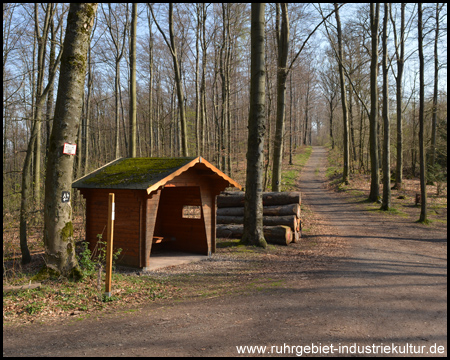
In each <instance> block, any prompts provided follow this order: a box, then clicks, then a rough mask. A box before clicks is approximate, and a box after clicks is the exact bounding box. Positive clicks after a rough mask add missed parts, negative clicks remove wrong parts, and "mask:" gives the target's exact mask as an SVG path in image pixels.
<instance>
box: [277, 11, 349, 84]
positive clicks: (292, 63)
mask: <svg viewBox="0 0 450 360" xmlns="http://www.w3.org/2000/svg"><path fill="white" fill-rule="evenodd" d="M344 5H345V3H343V4H341V5H339V7H338V9H340V8H341V7H342V6H344ZM335 11H336V9H334V10H333V11H332V12H330V13H329V14H328V15H327V16H326V17H325V18H324V17H323V14H322V12H321V15H322V21H321V22H320V23H319V24H318V25H317V26H316V27H315V28H314V30H313V31H312V32H311V33H309V35H308V37H307V38H306V40H305V41H304V42H303V45H302V47H301V48H300V50H299V51H298V53H297V54H296V55H295V56H294V59H292V61H291V65H289V68H288V69H287V71H286V76H287V75H288V74H289V71H291V69H292V66H293V65H294V62H295V60H297V58H298V57H299V55H300V53H301V52H302V50H303V48H304V47H305V45H306V43H307V42H308V40H309V39H310V37H311V36H312V35H313V34H314V33H315V32H316V30H317V29H318V28H319V27H320V25H322V24H323V23H324V22H325V21H326V20H327V19H328V18H329V17H330V16H331V15H333V14H334V12H335Z"/></svg>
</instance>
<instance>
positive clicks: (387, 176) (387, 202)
mask: <svg viewBox="0 0 450 360" xmlns="http://www.w3.org/2000/svg"><path fill="white" fill-rule="evenodd" d="M388 19H389V4H388V3H384V20H383V61H382V65H383V121H384V141H383V199H382V203H381V210H384V211H387V210H389V209H390V208H391V162H390V157H391V151H390V144H391V142H390V139H391V136H390V124H389V82H388V73H389V64H388V50H387V40H388Z"/></svg>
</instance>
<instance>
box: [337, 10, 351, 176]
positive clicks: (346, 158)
mask: <svg viewBox="0 0 450 360" xmlns="http://www.w3.org/2000/svg"><path fill="white" fill-rule="evenodd" d="M334 9H335V15H336V25H337V36H338V59H339V80H340V83H341V103H342V117H343V121H344V171H343V173H342V182H343V183H344V184H347V185H348V183H349V182H348V178H349V166H350V165H349V163H350V147H349V137H348V110H347V92H346V90H345V78H344V66H343V64H342V61H343V58H344V56H343V51H342V30H341V19H340V17H339V7H338V4H336V3H335V4H334Z"/></svg>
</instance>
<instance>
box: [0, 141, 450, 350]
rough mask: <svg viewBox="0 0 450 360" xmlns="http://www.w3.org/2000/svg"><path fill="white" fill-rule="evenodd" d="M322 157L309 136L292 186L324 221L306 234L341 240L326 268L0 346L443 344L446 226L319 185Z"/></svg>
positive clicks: (42, 328)
mask: <svg viewBox="0 0 450 360" xmlns="http://www.w3.org/2000/svg"><path fill="white" fill-rule="evenodd" d="M325 166H326V149H325V148H321V147H314V148H313V153H312V155H311V157H310V159H309V161H308V163H307V164H306V166H305V168H304V170H303V171H302V175H301V180H300V183H299V186H300V190H301V191H302V192H303V202H304V204H305V205H307V206H308V207H309V208H310V209H311V210H312V211H313V212H315V213H317V214H318V215H319V218H320V219H321V220H320V221H321V222H322V224H321V226H320V229H325V230H323V231H324V232H325V233H315V234H313V235H312V234H309V235H308V236H309V237H313V236H317V237H318V238H319V237H320V238H324V237H326V238H340V239H343V240H344V241H345V243H346V244H347V245H348V248H347V251H346V256H342V257H340V258H339V259H338V260H336V261H332V262H330V266H329V267H328V268H327V269H326V270H318V271H316V272H310V273H308V274H304V273H301V272H298V273H297V274H295V273H294V274H290V277H289V279H288V280H286V282H284V283H283V286H281V287H278V288H276V289H275V290H274V291H261V292H258V291H254V292H251V293H250V294H241V295H229V296H228V295H226V296H220V297H216V298H211V299H193V300H183V301H180V302H177V301H173V302H170V303H169V304H167V303H164V304H162V303H161V304H150V305H146V306H144V307H142V308H140V309H138V310H137V311H133V312H122V313H120V314H117V313H110V314H103V315H100V316H98V317H96V318H88V319H83V320H80V321H74V320H72V321H69V320H63V321H61V322H58V323H55V324H52V325H50V326H49V325H45V324H31V325H26V326H17V327H8V328H5V327H4V329H3V355H4V356H237V355H241V356H242V355H244V356H248V355H252V354H251V353H250V352H249V351H246V352H241V353H239V352H238V350H237V348H236V347H237V346H265V347H266V348H259V352H256V353H253V355H255V354H258V353H264V355H266V356H267V355H269V356H273V355H288V356H289V355H291V356H292V355H294V356H295V355H305V356H306V355H309V356H311V355H315V356H318V355H325V356H327V355H328V356H330V355H334V356H336V355H337V356H339V355H344V354H347V355H348V354H349V353H346V352H345V346H347V349H348V350H349V351H350V352H351V351H358V350H359V351H361V350H364V353H356V354H355V353H350V355H364V354H366V355H373V353H374V352H375V353H376V354H378V355H383V354H384V355H385V356H392V355H393V356H402V355H403V356H411V355H413V356H414V355H425V356H430V355H434V354H433V353H432V352H438V351H439V350H440V351H441V353H437V354H436V355H440V356H446V355H447V295H446V294H447V232H446V228H445V229H444V228H442V229H441V230H436V229H431V228H430V227H426V226H422V225H418V224H415V223H412V222H411V220H408V219H406V220H404V219H401V218H400V219H399V217H398V216H394V217H383V216H381V215H373V214H369V212H368V211H364V207H363V206H362V205H361V204H357V203H352V201H351V199H350V198H347V197H345V196H342V195H340V194H335V193H333V192H331V191H329V190H326V189H325V180H324V179H325V177H324V172H325ZM272 346H275V347H272ZM314 346H315V347H314ZM308 347H309V348H308ZM444 349H445V351H443V352H442V350H444ZM247 350H248V349H247ZM339 350H342V352H341V354H339ZM308 351H309V354H308ZM388 351H389V352H390V353H388ZM418 351H419V353H417V354H414V352H418ZM411 353H413V354H411Z"/></svg>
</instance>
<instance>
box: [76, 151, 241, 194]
mask: <svg viewBox="0 0 450 360" xmlns="http://www.w3.org/2000/svg"><path fill="white" fill-rule="evenodd" d="M197 163H202V164H203V165H205V166H206V167H207V168H208V169H209V170H211V171H212V173H215V174H216V175H218V176H219V177H221V178H222V179H223V180H225V181H228V182H229V185H231V186H235V187H237V188H239V189H241V188H242V187H241V185H239V184H238V183H236V182H235V181H234V180H232V179H231V178H229V177H228V176H227V175H225V174H224V173H222V172H221V171H220V170H219V169H217V168H216V167H214V166H213V165H212V164H210V163H209V162H208V161H206V160H205V159H203V158H201V157H198V158H193V157H183V158H154V157H153V158H120V159H117V160H114V161H112V162H110V163H109V164H106V165H104V166H103V167H101V168H99V169H97V170H95V171H93V172H92V173H90V174H88V175H85V176H83V177H81V178H79V179H77V180H75V181H74V182H73V183H72V187H73V188H77V189H83V188H84V189H89V188H90V189H138V190H147V192H150V191H153V190H156V188H158V187H159V186H162V185H164V184H165V183H166V182H168V181H170V180H172V179H173V178H174V177H176V176H178V175H180V174H181V173H183V172H184V171H186V170H188V169H189V168H191V167H193V166H195V165H196V164H197Z"/></svg>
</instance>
